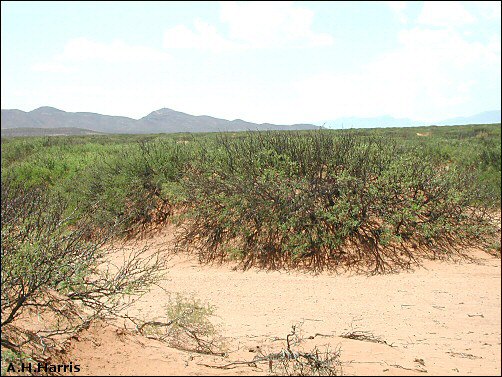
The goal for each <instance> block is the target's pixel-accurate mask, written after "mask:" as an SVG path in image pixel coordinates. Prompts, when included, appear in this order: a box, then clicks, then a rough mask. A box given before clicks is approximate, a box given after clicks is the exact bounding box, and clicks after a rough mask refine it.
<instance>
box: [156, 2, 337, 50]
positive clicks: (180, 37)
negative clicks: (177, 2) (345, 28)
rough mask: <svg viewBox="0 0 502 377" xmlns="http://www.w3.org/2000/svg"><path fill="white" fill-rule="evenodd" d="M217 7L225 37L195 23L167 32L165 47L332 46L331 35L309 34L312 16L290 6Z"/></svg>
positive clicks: (225, 4) (231, 4)
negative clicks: (224, 27)
mask: <svg viewBox="0 0 502 377" xmlns="http://www.w3.org/2000/svg"><path fill="white" fill-rule="evenodd" d="M220 7H221V8H220V19H221V21H222V22H223V23H224V24H225V26H226V28H227V29H228V35H222V34H221V33H219V32H218V31H217V29H216V28H215V27H214V26H213V25H210V24H208V23H206V22H202V21H200V20H196V21H195V22H194V25H193V28H192V29H191V28H188V27H186V26H185V25H177V26H175V27H172V28H170V29H168V30H167V31H166V32H165V34H164V45H165V47H168V48H199V49H211V50H228V49H249V48H270V47H318V46H329V45H332V44H333V37H332V36H331V35H329V34H327V33H318V32H315V31H313V30H312V22H313V17H314V12H313V11H311V10H309V9H306V8H302V7H299V6H296V5H295V4H293V3H292V2H233V1H229V2H221V5H220Z"/></svg>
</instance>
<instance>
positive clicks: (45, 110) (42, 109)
mask: <svg viewBox="0 0 502 377" xmlns="http://www.w3.org/2000/svg"><path fill="white" fill-rule="evenodd" d="M30 113H64V111H63V110H59V109H56V108H55V107H50V106H42V107H39V108H38V109H35V110H32V111H30Z"/></svg>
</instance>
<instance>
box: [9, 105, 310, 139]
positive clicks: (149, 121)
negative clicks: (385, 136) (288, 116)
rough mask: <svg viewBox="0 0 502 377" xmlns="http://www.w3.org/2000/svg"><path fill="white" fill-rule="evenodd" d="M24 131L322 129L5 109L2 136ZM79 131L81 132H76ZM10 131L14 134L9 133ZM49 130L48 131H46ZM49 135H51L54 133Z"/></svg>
mask: <svg viewBox="0 0 502 377" xmlns="http://www.w3.org/2000/svg"><path fill="white" fill-rule="evenodd" d="M20 128H24V129H25V131H28V132H29V134H30V135H34V133H36V130H37V129H38V130H40V132H39V133H40V135H46V134H48V132H47V129H51V131H50V132H58V130H57V129H61V128H65V132H64V134H82V133H123V134H152V133H173V132H219V131H247V130H251V131H256V130H311V129H317V128H319V126H315V125H313V124H294V125H289V126H286V125H275V124H269V123H262V124H256V123H251V122H246V121H244V120H241V119H235V120H232V121H229V120H226V119H219V118H214V117H210V116H207V115H200V116H195V115H190V114H185V113H182V112H179V111H175V110H171V109H167V108H164V109H160V110H157V111H153V112H151V113H150V114H148V115H147V116H145V117H143V118H141V119H138V120H136V119H132V118H127V117H122V116H109V115H101V114H95V113H85V112H76V113H71V112H66V111H62V110H59V109H55V108H53V107H47V106H45V107H40V108H38V109H35V110H33V111H30V112H25V111H21V110H3V109H2V115H1V129H2V135H4V136H8V135H9V134H11V135H12V134H13V133H14V131H13V130H14V129H17V131H16V133H17V135H19V136H21V135H22V134H23V131H22V130H21V129H20ZM77 128H78V129H79V131H77V132H74V131H76V130H74V129H77ZM8 130H10V131H8ZM44 130H45V131H44ZM50 132H49V133H50ZM60 134H61V133H60Z"/></svg>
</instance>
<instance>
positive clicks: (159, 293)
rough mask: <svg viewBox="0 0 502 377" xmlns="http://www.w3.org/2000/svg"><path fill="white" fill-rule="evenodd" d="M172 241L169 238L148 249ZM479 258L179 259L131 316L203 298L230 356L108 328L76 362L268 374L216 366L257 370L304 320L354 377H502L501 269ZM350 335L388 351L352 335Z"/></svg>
mask: <svg viewBox="0 0 502 377" xmlns="http://www.w3.org/2000/svg"><path fill="white" fill-rule="evenodd" d="M171 240H172V234H171V231H170V230H168V231H167V232H166V233H164V234H161V235H158V236H156V237H154V238H152V239H151V240H150V241H149V242H150V243H152V245H162V244H164V243H165V242H167V243H169V242H170V241H171ZM154 247H155V246H154ZM469 253H470V254H471V255H472V256H473V257H475V258H476V261H474V262H467V261H464V262H461V263H458V262H454V261H426V262H425V263H424V266H423V267H417V268H415V269H414V270H413V271H409V272H402V273H399V274H389V275H377V276H362V275H351V274H337V275H336V274H330V273H321V274H318V275H311V274H306V273H303V272H286V271H264V270H258V269H250V270H247V271H242V270H238V269H233V268H232V266H229V265H200V264H199V263H198V262H197V260H196V259H195V258H194V257H190V256H187V255H176V256H173V257H172V258H171V260H170V262H169V270H168V274H167V280H166V281H165V282H163V283H162V285H161V287H154V288H153V289H152V290H151V292H149V293H148V294H147V295H145V296H144V297H143V298H142V299H141V300H140V301H139V302H138V303H136V305H135V306H134V308H133V309H131V310H130V313H131V314H134V315H138V314H139V315H143V316H145V318H157V319H162V318H163V317H164V318H165V316H164V311H163V304H165V303H166V302H167V301H168V298H169V292H174V293H176V292H180V293H185V294H189V295H194V296H195V297H197V298H199V299H201V300H202V301H206V302H209V303H211V304H212V305H214V306H215V307H216V315H217V317H215V318H213V322H214V323H215V324H217V325H219V327H220V330H221V333H222V335H223V336H224V337H225V338H226V342H227V346H228V349H227V352H228V354H227V356H226V357H219V356H210V355H200V354H196V353H190V352H186V351H180V350H176V349H172V348H169V347H167V346H166V345H165V344H163V343H161V342H158V341H156V340H152V339H146V338H144V337H141V336H138V335H135V334H133V333H132V332H130V331H129V330H122V329H118V328H115V327H113V326H111V325H107V324H97V325H95V326H93V327H91V328H90V329H89V330H87V331H85V332H83V333H82V334H81V335H80V336H79V339H78V341H77V340H75V341H73V342H72V344H71V346H70V348H69V349H68V350H67V355H68V358H69V359H71V360H73V362H74V363H76V362H78V363H80V364H81V366H82V373H83V374H89V375H221V374H224V375H246V374H258V375H260V374H261V375H263V374H266V373H267V368H266V366H265V364H263V365H261V369H260V368H257V367H253V366H248V365H235V366H233V367H232V369H216V368H211V367H208V366H207V365H214V366H216V365H219V366H222V365H225V364H228V363H230V362H234V361H250V360H252V359H253V357H254V355H255V353H256V350H257V349H258V348H257V347H259V348H260V349H262V350H270V351H273V350H278V349H280V348H281V347H284V338H285V337H286V335H287V334H288V333H289V331H290V330H291V326H292V325H295V324H300V323H301V331H302V334H303V335H304V339H305V342H304V343H303V344H302V345H301V347H302V348H303V349H305V350H308V349H311V348H312V347H313V346H314V345H318V346H323V345H328V344H329V345H330V347H331V349H335V348H337V347H339V348H340V351H341V361H342V368H343V374H345V375H372V374H373V375H403V374H404V375H424V374H429V375H467V374H472V375H500V374H501V356H500V354H501V298H500V297H501V296H500V292H501V260H500V258H496V257H493V256H490V255H488V254H486V253H484V252H480V251H475V250H472V251H469ZM119 326H120V325H119ZM350 334H356V335H357V334H367V335H370V336H373V337H374V338H375V339H379V340H381V342H379V343H378V342H371V341H367V340H364V339H358V337H357V336H353V337H352V338H353V339H350V336H349V337H342V336H343V335H345V336H347V335H350ZM82 373H80V374H82Z"/></svg>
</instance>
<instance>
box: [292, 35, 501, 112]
mask: <svg viewBox="0 0 502 377" xmlns="http://www.w3.org/2000/svg"><path fill="white" fill-rule="evenodd" d="M399 41H400V47H399V49H396V50H395V51H392V52H389V53H385V54H383V55H381V56H380V57H378V58H377V59H374V60H373V61H371V62H369V63H368V64H366V65H365V66H363V67H362V69H361V70H359V71H358V72H356V73H352V74H332V73H325V74H319V75H316V76H313V77H310V78H308V79H305V80H301V81H298V82H296V83H295V92H296V93H299V94H298V95H299V98H300V103H308V104H309V111H310V114H308V115H306V119H308V118H309V117H310V119H319V118H322V117H331V118H332V117H333V116H340V117H341V116H351V115H353V114H358V115H359V116H377V115H383V114H392V115H393V116H397V117H410V118H414V119H418V120H421V119H422V120H432V119H437V117H438V116H439V117H445V118H446V117H449V116H450V115H458V106H459V105H460V106H468V105H470V104H471V103H472V102H473V101H474V100H475V98H473V94H472V93H473V91H472V89H473V87H475V86H479V85H480V84H484V85H486V84H489V82H491V81H493V80H495V81H498V82H500V37H498V36H494V37H493V38H492V40H491V41H490V42H489V43H485V44H483V43H479V42H469V41H466V40H464V39H463V38H462V37H461V34H459V33H457V32H455V31H454V30H452V29H442V30H437V29H436V30H430V29H421V28H413V29H409V30H403V31H402V32H401V33H400V34H399ZM312 93H315V98H313V95H312ZM298 105H299V104H298ZM314 117H315V118H314Z"/></svg>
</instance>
